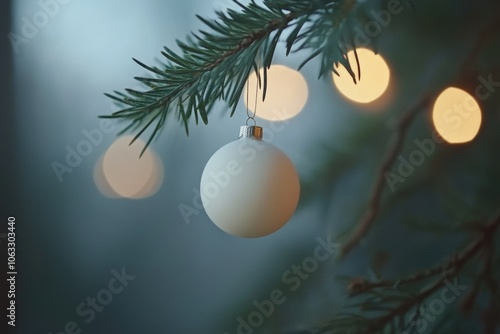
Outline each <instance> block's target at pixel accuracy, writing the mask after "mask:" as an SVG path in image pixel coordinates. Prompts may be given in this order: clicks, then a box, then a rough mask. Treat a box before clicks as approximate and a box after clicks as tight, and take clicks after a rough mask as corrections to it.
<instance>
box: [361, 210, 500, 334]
mask: <svg viewBox="0 0 500 334" xmlns="http://www.w3.org/2000/svg"><path fill="white" fill-rule="evenodd" d="M499 227H500V215H497V216H495V218H494V219H492V221H491V222H490V223H489V224H488V225H487V226H486V227H485V229H484V233H483V234H482V236H481V238H479V239H478V240H476V241H474V242H473V243H472V244H470V245H469V247H467V248H466V249H465V250H464V251H463V252H462V253H461V254H459V255H457V256H456V257H454V259H453V260H451V261H450V262H452V263H453V266H452V267H451V268H450V270H447V273H446V274H445V275H444V276H442V277H440V278H439V279H438V280H436V281H434V283H432V284H431V285H430V287H428V288H427V289H425V290H424V291H422V292H421V293H419V294H418V295H416V296H415V298H412V299H411V300H410V301H408V302H406V303H404V304H401V305H399V306H398V307H397V308H395V309H394V310H392V311H390V312H389V313H388V314H387V315H385V316H383V317H381V318H378V319H377V320H375V321H374V323H373V324H372V325H371V326H370V327H369V328H367V329H365V330H364V333H369V334H373V333H377V332H378V331H380V330H381V329H383V328H384V327H385V326H386V324H387V323H388V322H390V321H391V320H392V319H394V318H395V317H398V316H401V315H404V314H406V313H407V312H408V311H410V310H411V309H412V308H413V307H415V306H417V305H419V304H421V303H422V302H423V301H425V299H427V298H428V297H429V296H431V295H432V294H434V293H435V292H436V291H438V290H439V289H440V288H441V287H442V286H443V285H444V284H445V283H446V282H447V281H448V280H450V279H453V278H455V277H456V276H457V275H458V274H459V273H460V271H461V269H462V268H463V267H464V266H465V265H466V264H467V263H468V262H469V261H470V260H472V259H473V258H474V257H475V256H476V255H478V254H479V253H480V252H481V251H482V250H485V249H486V248H488V247H490V246H491V244H492V241H493V240H494V235H495V233H496V232H497V230H498V229H499ZM490 249H491V247H490ZM448 265H449V264H448Z"/></svg>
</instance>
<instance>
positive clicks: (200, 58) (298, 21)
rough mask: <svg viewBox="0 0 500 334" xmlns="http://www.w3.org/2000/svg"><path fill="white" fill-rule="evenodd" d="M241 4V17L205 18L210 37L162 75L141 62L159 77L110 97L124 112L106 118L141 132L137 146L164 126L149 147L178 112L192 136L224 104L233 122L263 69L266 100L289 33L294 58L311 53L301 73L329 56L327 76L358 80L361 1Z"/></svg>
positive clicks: (170, 56) (197, 38) (198, 40)
mask: <svg viewBox="0 0 500 334" xmlns="http://www.w3.org/2000/svg"><path fill="white" fill-rule="evenodd" d="M235 2H236V3H237V4H238V5H239V7H240V9H241V10H240V11H237V10H233V9H229V10H227V12H217V16H218V19H217V20H209V19H205V18H203V17H200V16H198V18H199V19H200V20H201V21H202V22H203V23H204V24H205V25H206V27H207V28H208V29H207V30H206V31H205V30H201V31H199V32H198V33H196V34H195V33H193V34H192V35H190V36H188V37H187V40H186V41H179V40H178V41H177V45H178V46H179V48H180V52H179V53H176V52H174V51H173V50H171V49H169V48H167V47H165V48H164V51H163V52H162V55H163V57H165V58H166V59H165V60H166V62H165V63H164V64H162V68H159V67H156V66H149V65H146V64H144V63H143V62H141V61H139V60H136V59H134V61H135V62H136V63H137V64H139V65H140V66H141V67H143V68H144V69H146V70H147V71H149V72H150V73H151V77H137V78H136V79H137V80H138V81H139V82H141V83H142V84H144V85H145V87H147V89H146V90H144V91H136V90H129V89H128V90H126V91H125V92H124V93H121V92H116V91H115V92H114V93H113V94H106V96H108V97H109V98H111V99H113V100H114V101H115V102H117V103H118V104H120V105H121V106H122V109H121V110H119V111H117V112H115V113H113V114H112V115H106V116H101V117H104V118H116V119H121V120H126V121H128V122H129V125H128V127H127V130H128V129H132V128H134V129H140V131H139V132H138V133H137V135H136V136H135V138H134V140H133V141H135V140H136V139H137V138H138V137H139V136H140V135H141V134H142V133H144V131H145V130H146V129H147V128H148V127H150V126H152V125H153V124H154V123H155V122H156V126H155V128H154V130H153V133H152V134H151V136H150V138H149V140H148V142H147V144H149V143H150V142H151V140H152V139H153V138H154V137H155V136H156V135H157V134H158V132H159V131H160V130H161V128H162V127H163V125H164V124H165V122H166V121H167V119H168V118H167V115H168V114H170V113H172V112H175V113H176V115H177V120H178V121H182V123H183V125H184V128H185V130H186V133H187V134H189V122H190V120H191V118H192V117H193V116H194V118H195V121H196V124H198V121H199V119H201V120H202V121H203V123H205V124H206V123H208V118H209V115H210V113H211V110H212V108H213V106H214V104H215V102H217V101H219V100H223V101H225V102H227V103H228V105H229V108H230V109H231V112H230V115H231V116H232V115H233V114H234V112H235V110H236V107H237V105H238V102H239V99H240V96H241V93H242V91H243V89H244V86H245V83H246V80H247V78H248V76H249V75H250V73H251V71H252V70H256V69H257V68H258V66H259V65H262V66H263V68H264V76H263V77H264V83H263V86H264V93H263V98H265V88H266V77H267V73H266V70H267V69H268V68H269V67H270V66H271V63H272V60H273V55H274V52H275V49H276V47H277V45H278V44H279V43H280V40H281V36H282V35H283V34H284V33H287V34H288V35H287V37H286V39H285V40H286V42H285V44H286V45H285V47H286V52H287V54H288V53H290V52H292V51H298V50H305V49H308V50H309V51H310V52H311V54H310V55H309V56H308V57H307V58H306V60H305V61H304V63H303V64H302V65H301V67H302V66H303V65H304V64H305V63H307V62H309V61H310V60H311V59H313V58H315V57H317V56H319V55H321V68H320V71H319V75H320V76H321V75H324V74H326V73H328V72H329V71H334V72H336V70H335V68H336V67H338V66H340V65H342V66H344V67H345V68H346V69H347V70H348V72H349V73H350V74H351V76H352V77H353V80H356V78H355V75H354V71H353V70H352V69H351V65H350V64H349V61H348V59H347V52H348V51H349V50H348V49H349V47H351V48H353V47H355V46H354V45H353V43H352V31H353V25H354V24H356V22H357V21H356V20H357V19H355V18H354V17H355V16H356V15H354V14H353V13H354V12H355V10H356V9H358V7H361V5H358V4H357V3H356V1H354V0H316V1H302V0H286V1H285V0H265V1H264V3H263V5H258V4H256V3H255V2H253V1H252V2H251V3H250V4H248V5H246V6H244V5H242V4H240V3H239V2H237V1H235ZM358 67H359V64H358ZM133 141H132V142H133ZM146 146H147V145H146ZM145 148H146V147H145ZM145 148H144V149H145ZM143 152H144V151H143Z"/></svg>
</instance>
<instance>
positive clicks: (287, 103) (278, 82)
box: [243, 65, 309, 121]
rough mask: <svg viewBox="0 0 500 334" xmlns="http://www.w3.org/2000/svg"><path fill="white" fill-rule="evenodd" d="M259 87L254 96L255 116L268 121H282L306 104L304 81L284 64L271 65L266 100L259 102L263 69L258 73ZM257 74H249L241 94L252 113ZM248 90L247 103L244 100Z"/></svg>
mask: <svg viewBox="0 0 500 334" xmlns="http://www.w3.org/2000/svg"><path fill="white" fill-rule="evenodd" d="M260 77H261V80H262V87H260V89H259V91H258V97H257V117H260V118H263V119H266V120H268V121H282V120H286V119H289V118H292V117H294V116H296V115H297V114H298V113H300V112H301V111H302V109H303V108H304V106H305V105H306V102H307V98H308V96H309V90H308V88H307V82H306V80H305V79H304V77H303V76H302V74H300V72H298V71H296V70H293V69H291V68H289V67H286V66H283V65H272V66H271V67H270V68H269V69H268V70H267V90H266V99H265V101H262V89H263V88H264V87H263V85H264V70H263V69H261V70H260ZM257 80H258V79H257V74H256V73H255V72H254V73H252V74H251V75H250V76H249V78H248V81H247V86H245V89H244V91H243V94H244V100H245V104H246V105H247V106H248V109H250V110H251V111H252V112H253V111H254V108H255V93H256V90H257V87H258V86H257V82H258V81H257ZM247 87H248V101H247Z"/></svg>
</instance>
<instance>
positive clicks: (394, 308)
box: [315, 214, 500, 334]
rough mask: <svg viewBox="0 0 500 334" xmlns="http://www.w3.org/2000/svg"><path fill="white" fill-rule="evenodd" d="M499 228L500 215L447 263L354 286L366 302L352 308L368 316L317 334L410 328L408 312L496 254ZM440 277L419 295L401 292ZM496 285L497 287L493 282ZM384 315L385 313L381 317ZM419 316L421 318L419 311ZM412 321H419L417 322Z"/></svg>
mask: <svg viewBox="0 0 500 334" xmlns="http://www.w3.org/2000/svg"><path fill="white" fill-rule="evenodd" d="M499 229H500V214H498V215H496V216H495V217H494V218H493V219H491V220H490V222H488V223H487V224H486V225H485V227H484V228H483V229H482V230H481V236H480V237H479V238H478V239H477V240H475V241H473V242H471V243H470V244H469V246H468V247H466V248H465V250H463V251H462V252H460V253H457V254H456V255H454V256H453V257H452V258H451V260H449V261H448V262H447V263H445V264H442V265H440V266H436V267H434V268H431V269H428V270H425V271H423V272H421V273H417V274H415V275H411V276H408V277H406V278H403V279H401V280H398V281H381V282H361V283H357V285H354V286H351V289H354V290H351V292H352V293H353V295H358V296H359V298H361V297H363V298H364V299H362V300H361V301H360V302H358V303H357V304H353V305H351V307H350V308H359V309H361V310H362V311H363V312H364V313H363V314H364V315H360V314H357V313H353V312H348V313H342V314H339V315H337V316H336V317H334V318H333V319H332V320H331V321H329V322H328V323H327V324H326V325H325V326H323V327H322V328H321V329H320V330H319V331H316V332H315V333H339V334H340V333H366V334H375V333H385V332H384V331H385V330H386V329H387V328H391V331H389V332H390V333H396V332H398V330H404V329H406V327H407V326H408V324H406V322H405V321H404V316H405V315H406V314H408V312H410V311H411V310H413V309H415V308H417V310H418V309H419V307H420V305H422V304H424V302H425V301H426V300H427V298H429V297H430V296H432V295H433V294H434V293H435V292H437V291H438V290H439V289H440V288H442V287H443V285H444V284H445V283H446V282H447V281H449V280H451V279H453V278H455V277H457V276H458V275H459V274H460V272H461V270H462V269H463V268H464V267H465V266H466V265H468V264H470V263H471V262H472V260H473V259H475V258H477V256H479V255H480V254H488V253H490V252H493V247H492V245H493V244H494V241H495V237H496V233H497V232H498V230H499ZM490 255H491V254H490ZM486 256H487V257H488V256H489V255H486ZM438 274H441V275H440V276H439V277H438V278H437V279H435V280H434V281H433V282H432V283H431V284H430V285H428V287H426V288H425V289H423V290H422V291H420V292H419V293H417V294H412V293H410V292H405V290H402V289H401V287H403V286H404V285H410V284H415V283H420V282H422V281H423V280H425V279H429V278H431V277H433V276H436V275H438ZM490 284H491V282H490ZM492 286H496V285H495V284H494V283H493V285H492ZM397 288H399V289H397ZM490 307H491V306H490ZM370 312H375V313H376V314H378V316H377V317H375V318H370V317H369V316H368V315H369V313H370ZM380 312H383V313H384V314H383V315H381V316H380V315H379V314H380ZM416 316H417V317H418V312H417V315H416ZM412 320H413V321H415V320H416V319H412ZM489 321H491V320H489ZM495 325H496V322H495ZM495 325H494V324H493V323H491V322H488V323H487V326H488V327H487V328H492V327H493V326H495ZM493 328H495V327H493ZM488 330H490V329H488Z"/></svg>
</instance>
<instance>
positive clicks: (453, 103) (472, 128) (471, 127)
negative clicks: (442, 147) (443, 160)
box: [432, 87, 482, 144]
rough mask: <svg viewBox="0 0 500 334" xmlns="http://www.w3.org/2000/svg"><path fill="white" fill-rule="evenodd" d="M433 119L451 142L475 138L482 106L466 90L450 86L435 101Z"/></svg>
mask: <svg viewBox="0 0 500 334" xmlns="http://www.w3.org/2000/svg"><path fill="white" fill-rule="evenodd" d="M432 121H433V123H434V127H435V128H436V131H437V132H438V133H439V134H440V135H441V137H443V139H444V140H446V141H447V142H448V143H451V144H460V143H466V142H469V141H471V140H473V139H474V138H475V137H476V135H477V134H478V132H479V129H480V127H481V121H482V114H481V107H480V106H479V104H478V103H477V101H476V100H475V99H474V97H472V96H471V95H470V94H469V93H467V92H466V91H464V90H462V89H460V88H456V87H449V88H447V89H445V90H444V91H443V92H442V93H441V94H440V95H439V97H438V98H437V99H436V102H435V103H434V108H433V111H432Z"/></svg>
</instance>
